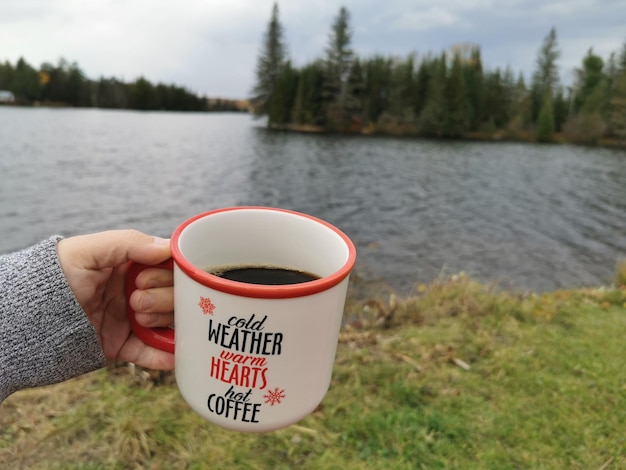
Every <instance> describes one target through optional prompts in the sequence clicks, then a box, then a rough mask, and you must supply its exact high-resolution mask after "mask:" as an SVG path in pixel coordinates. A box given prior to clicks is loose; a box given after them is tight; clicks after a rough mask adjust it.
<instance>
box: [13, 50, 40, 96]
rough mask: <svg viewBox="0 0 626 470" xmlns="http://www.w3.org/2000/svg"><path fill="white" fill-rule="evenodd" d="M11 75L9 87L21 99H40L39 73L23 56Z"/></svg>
mask: <svg viewBox="0 0 626 470" xmlns="http://www.w3.org/2000/svg"><path fill="white" fill-rule="evenodd" d="M11 75H12V80H11V84H10V86H9V87H8V88H9V89H10V90H11V91H12V92H13V94H14V95H15V96H16V97H17V98H18V99H19V100H24V101H27V102H30V101H36V100H38V99H39V96H40V94H41V86H40V84H39V74H38V73H37V70H35V69H34V68H33V67H32V66H31V65H30V64H29V63H28V62H26V61H25V60H24V59H23V58H22V57H20V58H19V60H18V61H17V64H16V65H15V69H14V71H13V73H12V74H11Z"/></svg>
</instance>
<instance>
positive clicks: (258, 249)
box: [172, 207, 356, 297]
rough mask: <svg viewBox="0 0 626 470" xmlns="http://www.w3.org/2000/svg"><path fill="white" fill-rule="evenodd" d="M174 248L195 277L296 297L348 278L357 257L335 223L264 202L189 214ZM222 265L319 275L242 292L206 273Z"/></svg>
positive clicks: (260, 292)
mask: <svg viewBox="0 0 626 470" xmlns="http://www.w3.org/2000/svg"><path fill="white" fill-rule="evenodd" d="M172 252H173V256H174V260H175V261H176V263H177V264H178V265H179V267H180V268H181V269H182V270H183V271H184V272H186V273H187V274H188V275H190V276H191V277H192V278H194V279H195V280H196V281H198V282H201V283H202V284H205V285H209V286H210V287H214V288H217V289H218V290H222V291H226V292H231V291H232V290H233V289H234V292H232V293H236V294H240V295H248V296H250V297H255V296H259V297H292V296H294V297H295V296H300V295H309V294H311V293H315V292H320V291H322V290H326V289H327V288H329V287H331V286H332V285H335V284H337V283H339V282H341V280H343V279H344V278H346V277H347V276H348V275H349V273H350V271H351V269H352V267H353V266H354V262H355V260H356V250H355V248H354V245H353V243H352V242H351V241H350V239H349V238H348V237H347V236H346V235H345V234H344V233H343V232H341V231H340V230H339V229H337V228H336V227H334V226H332V225H330V224H328V223H327V222H324V221H322V220H319V219H317V218H314V217H312V216H308V215H305V214H300V213H297V212H293V211H288V210H284V209H274V208H264V207H236V208H228V209H220V210H217V211H211V212H207V213H204V214H200V215H198V216H196V217H194V218H192V219H189V220H188V221H187V222H185V223H183V224H182V225H181V226H180V227H179V228H178V229H177V230H176V232H175V233H174V235H173V237H172ZM224 266H273V267H283V268H290V269H295V270H300V271H305V272H308V273H311V274H314V275H316V276H319V277H320V278H321V279H318V280H315V281H310V282H307V283H305V284H290V285H282V286H267V285H251V284H245V286H246V288H245V290H246V292H247V294H246V293H245V292H242V291H240V289H241V287H242V283H239V282H235V281H229V280H227V279H223V278H220V277H217V276H214V275H211V274H209V273H208V272H207V271H211V270H212V269H214V268H218V267H224ZM250 289H252V291H250ZM299 291H302V292H300V293H299ZM278 293H281V294H280V295H278Z"/></svg>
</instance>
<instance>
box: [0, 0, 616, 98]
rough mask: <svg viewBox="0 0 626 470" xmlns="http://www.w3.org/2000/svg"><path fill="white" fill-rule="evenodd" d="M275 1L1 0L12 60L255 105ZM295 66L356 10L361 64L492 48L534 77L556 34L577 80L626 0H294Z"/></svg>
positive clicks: (609, 43)
mask: <svg viewBox="0 0 626 470" xmlns="http://www.w3.org/2000/svg"><path fill="white" fill-rule="evenodd" d="M273 3H274V1H273V0H169V1H166V0H0V60H2V61H4V60H9V61H10V62H11V63H13V64H15V61H16V60H17V59H18V58H19V57H20V56H23V57H24V58H25V59H26V60H27V61H28V62H29V63H30V64H31V65H33V66H35V67H39V66H40V65H41V63H42V62H52V63H57V61H58V59H59V58H60V57H64V58H65V59H67V60H69V61H76V62H77V63H78V64H79V66H80V67H81V69H82V70H83V71H84V72H85V74H86V75H87V77H89V78H92V79H97V78H99V77H100V76H103V75H104V76H107V77H111V76H114V77H116V78H119V79H123V80H125V81H132V80H134V79H136V78H137V77H139V76H141V75H143V76H145V77H146V78H147V79H148V80H150V81H151V82H165V83H175V84H177V85H182V86H185V87H187V88H189V89H190V90H191V91H193V92H195V93H199V94H206V95H208V96H212V97H224V98H245V97H247V96H248V95H249V91H250V90H251V88H252V86H253V83H254V69H255V64H256V60H257V57H258V55H259V50H260V46H261V40H262V36H263V33H264V31H265V30H266V28H267V23H268V21H269V18H270V14H271V10H272V5H273ZM278 5H279V11H280V20H281V23H282V25H283V27H284V30H285V40H286V42H287V45H288V48H289V56H290V58H291V60H292V62H293V63H294V64H295V65H297V66H301V65H304V64H306V63H309V62H311V61H313V60H315V59H316V58H319V57H321V56H322V55H323V54H324V48H325V46H326V43H327V38H328V33H329V31H330V27H331V24H332V21H333V19H334V18H335V16H336V15H337V12H338V11H339V8H340V7H341V6H345V7H346V8H347V9H348V10H349V12H350V13H351V26H352V29H353V41H352V46H353V49H354V51H355V52H356V53H357V54H358V55H359V56H361V57H367V56H370V55H373V54H382V55H384V56H389V55H392V54H393V55H399V56H406V55H407V54H409V53H411V52H417V53H418V54H426V53H428V52H433V53H440V52H441V51H443V50H447V49H448V48H449V47H450V46H452V45H454V44H457V43H466V42H469V43H474V44H478V45H480V47H481V51H482V58H483V66H484V67H485V68H487V69H490V70H493V69H495V68H496V67H506V66H507V65H510V66H511V67H512V69H513V70H514V71H515V72H516V73H517V72H523V73H525V74H526V76H527V77H528V76H530V73H531V72H532V70H533V68H534V62H535V58H536V55H537V50H538V49H539V47H540V46H541V43H542V41H543V39H544V38H545V36H546V35H547V34H548V32H549V31H550V28H551V27H552V26H554V27H555V28H556V31H557V39H558V44H559V46H560V49H561V52H562V55H561V59H560V61H559V64H560V66H561V68H560V69H561V78H562V79H563V80H565V81H568V82H571V78H572V71H573V69H574V68H575V67H578V66H580V64H581V62H582V58H583V56H584V55H585V54H586V52H587V50H588V49H589V48H590V47H593V49H594V51H595V52H596V53H597V54H599V55H601V56H602V57H604V58H605V59H606V58H607V57H608V56H609V54H610V53H611V52H619V51H620V50H621V48H622V45H623V43H624V41H625V40H626V0H436V1H433V0H345V1H343V2H340V1H329V0H317V1H313V0H283V1H282V2H278Z"/></svg>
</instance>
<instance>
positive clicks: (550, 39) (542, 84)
mask: <svg viewBox="0 0 626 470" xmlns="http://www.w3.org/2000/svg"><path fill="white" fill-rule="evenodd" d="M560 56H561V52H560V50H559V47H558V43H557V37H556V29H554V28H552V29H551V30H550V33H548V35H547V36H546V37H545V39H544V40H543V44H542V45H541V48H540V49H539V51H538V53H537V63H536V67H537V68H536V70H535V72H534V74H533V80H532V87H531V89H532V118H533V121H535V120H536V119H537V118H538V116H539V110H540V109H541V108H544V107H545V106H544V104H545V101H546V95H547V94H548V92H549V93H550V96H551V97H553V96H555V94H556V91H557V86H558V83H559V70H558V65H557V60H558V59H559V57H560ZM550 107H551V106H550Z"/></svg>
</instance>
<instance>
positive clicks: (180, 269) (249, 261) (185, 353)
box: [127, 207, 356, 432]
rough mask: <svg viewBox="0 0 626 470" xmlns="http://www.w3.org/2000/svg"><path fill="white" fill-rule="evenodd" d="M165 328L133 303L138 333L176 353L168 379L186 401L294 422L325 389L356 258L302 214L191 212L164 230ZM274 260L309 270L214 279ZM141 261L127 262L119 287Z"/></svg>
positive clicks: (237, 419)
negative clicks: (278, 280) (289, 278)
mask: <svg viewBox="0 0 626 470" xmlns="http://www.w3.org/2000/svg"><path fill="white" fill-rule="evenodd" d="M171 248H172V259H173V263H172V261H171V260H170V263H169V264H170V265H173V270H174V323H175V329H172V328H145V327H142V326H140V325H139V324H138V323H137V321H136V320H135V313H134V311H132V309H130V307H129V319H130V323H131V327H132V329H133V331H134V333H135V334H136V335H137V336H138V337H139V338H140V339H141V340H142V341H144V342H145V343H146V344H148V345H151V346H154V347H156V348H159V349H163V350H166V351H170V352H174V355H175V364H176V366H175V374H176V383H177V385H178V388H179V390H180V393H181V395H182V396H183V398H184V399H185V401H186V402H187V403H188V404H189V406H190V407H191V408H192V409H193V410H194V411H196V412H197V413H199V414H200V415H201V416H203V417H204V418H206V419H207V420H209V421H211V422H213V423H215V424H218V425H220V426H222V427H224V428H227V429H231V430H235V431H246V432H265V431H272V430H276V429H279V428H282V427H285V426H288V425H290V424H293V423H296V422H297V421H299V420H301V419H302V418H304V417H305V416H307V415H308V414H310V413H311V412H312V411H313V410H315V408H316V407H317V406H318V405H319V404H320V402H321V401H322V399H323V397H324V395H325V394H326V392H327V390H328V388H329V386H330V380H331V375H332V369H333V363H334V359H335V352H336V348H337V342H338V337H339V330H340V328H341V320H342V315H343V309H344V304H345V299H346V292H347V288H348V280H349V275H350V272H351V270H352V268H353V267H354V263H355V261H356V249H355V247H354V244H353V243H352V241H351V240H350V239H349V238H348V237H347V236H346V235H345V234H344V233H343V232H342V231H340V230H339V229H337V228H336V227H334V226H332V225H330V224H329V223H327V222H325V221H322V220H320V219H317V218H315V217H312V216H310V215H306V214H302V213H298V212H294V211H290V210H286V209H277V208H269V207H231V208H224V209H217V210H213V211H210V212H206V213H203V214H199V215H196V216H195V217H192V218H190V219H189V220H187V221H185V222H183V223H182V224H181V225H180V226H179V227H177V228H176V230H175V231H174V234H173V235H172V238H171ZM251 266H254V267H280V268H287V269H291V270H297V271H302V272H306V273H311V274H313V275H315V277H316V278H315V279H313V280H309V281H307V282H302V283H297V284H282V285H265V284H253V283H248V282H241V281H236V280H231V279H227V278H224V277H220V276H219V275H218V274H216V273H218V271H219V270H223V269H229V267H251ZM145 268H146V266H143V265H134V266H132V267H131V270H130V271H129V275H128V277H127V296H130V293H131V292H132V291H133V290H134V289H136V287H135V278H136V276H137V274H138V273H139V272H140V271H141V270H142V269H145Z"/></svg>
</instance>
